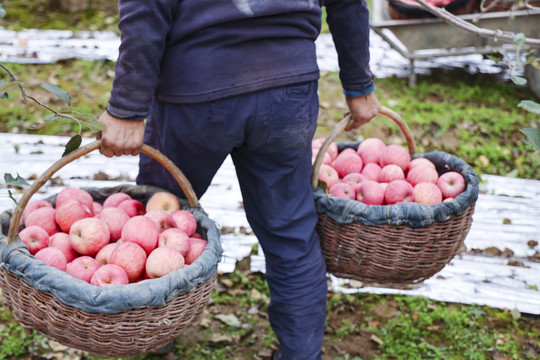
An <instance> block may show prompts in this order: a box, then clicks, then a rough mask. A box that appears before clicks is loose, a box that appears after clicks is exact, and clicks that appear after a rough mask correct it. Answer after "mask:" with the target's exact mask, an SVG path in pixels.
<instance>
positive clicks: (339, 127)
mask: <svg viewBox="0 0 540 360" xmlns="http://www.w3.org/2000/svg"><path fill="white" fill-rule="evenodd" d="M379 114H380V115H384V116H386V117H388V118H389V119H390V120H392V121H394V122H395V123H396V125H397V126H398V127H399V129H400V130H401V133H402V135H403V137H404V138H405V141H406V142H407V147H408V148H409V153H410V154H411V155H414V154H416V144H415V142H414V136H413V134H412V132H411V129H410V128H409V126H408V125H407V123H406V122H405V121H403V119H402V118H401V116H399V114H397V113H396V112H394V111H393V110H390V109H389V108H387V107H384V106H382V107H381V109H380V110H379ZM350 121H351V114H347V115H346V116H345V117H344V118H343V119H341V121H340V122H338V123H337V124H336V126H334V128H333V129H332V131H331V132H330V134H328V136H327V137H326V139H325V140H324V142H323V143H322V145H321V147H320V149H319V152H318V153H317V157H316V158H315V162H314V163H313V171H312V173H311V187H312V188H313V189H314V190H315V189H316V188H317V186H319V169H320V167H321V164H322V162H323V160H324V153H325V152H326V150H328V148H329V147H330V144H331V143H332V142H333V141H334V140H335V139H336V138H337V137H338V135H339V134H340V133H341V132H342V131H344V130H345V128H347V125H349V123H350Z"/></svg>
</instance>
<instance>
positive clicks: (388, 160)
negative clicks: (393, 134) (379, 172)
mask: <svg viewBox="0 0 540 360" xmlns="http://www.w3.org/2000/svg"><path fill="white" fill-rule="evenodd" d="M379 162H380V165H381V167H383V168H384V167H385V166H386V165H388V164H395V165H398V166H399V167H400V168H401V170H403V172H405V171H406V170H407V169H408V168H409V164H410V162H411V155H410V154H409V152H408V151H407V149H405V148H404V147H403V146H401V145H396V144H392V145H388V146H386V147H385V148H384V150H383V152H382V153H381V158H380V160H379Z"/></svg>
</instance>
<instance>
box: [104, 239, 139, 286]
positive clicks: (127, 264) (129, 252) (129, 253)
mask: <svg viewBox="0 0 540 360" xmlns="http://www.w3.org/2000/svg"><path fill="white" fill-rule="evenodd" d="M146 261H147V256H146V252H145V251H144V249H143V248H142V247H141V246H140V245H139V244H137V243H134V242H123V243H120V244H118V245H117V246H116V247H115V248H114V250H113V251H112V253H111V257H110V261H109V263H110V264H115V265H118V266H120V267H121V268H122V269H124V270H125V271H126V273H127V275H128V278H129V281H130V282H132V281H135V280H137V279H138V278H139V277H140V276H141V275H142V274H143V272H144V269H145V263H146Z"/></svg>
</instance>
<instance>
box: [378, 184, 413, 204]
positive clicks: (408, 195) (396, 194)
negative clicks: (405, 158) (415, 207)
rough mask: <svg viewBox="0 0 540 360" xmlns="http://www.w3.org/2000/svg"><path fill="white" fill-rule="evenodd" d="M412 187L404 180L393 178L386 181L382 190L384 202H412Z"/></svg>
mask: <svg viewBox="0 0 540 360" xmlns="http://www.w3.org/2000/svg"><path fill="white" fill-rule="evenodd" d="M413 201H414V194H413V187H412V185H411V184H409V183H408V182H407V181H406V180H394V181H391V182H389V183H388V185H387V186H386V190H385V191H384V202H385V203H386V204H387V205H392V204H397V203H401V202H413Z"/></svg>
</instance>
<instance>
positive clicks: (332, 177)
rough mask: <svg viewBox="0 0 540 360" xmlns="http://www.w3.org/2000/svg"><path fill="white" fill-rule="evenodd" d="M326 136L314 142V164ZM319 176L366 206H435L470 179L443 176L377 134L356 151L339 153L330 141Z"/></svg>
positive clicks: (331, 187)
mask: <svg viewBox="0 0 540 360" xmlns="http://www.w3.org/2000/svg"><path fill="white" fill-rule="evenodd" d="M324 140H325V139H324V138H318V139H314V140H313V141H312V143H311V146H312V151H313V159H312V160H313V162H314V161H315V158H316V156H317V154H318V152H319V149H320V147H321V145H322V143H323V142H324ZM319 180H320V181H322V182H324V183H325V184H326V187H327V189H328V193H329V194H330V195H331V196H334V197H337V198H345V199H351V200H358V201H360V202H362V203H364V204H367V205H392V204H397V203H402V202H417V203H421V204H426V205H435V204H438V203H440V202H443V201H450V200H452V199H454V198H455V197H456V196H458V195H459V194H460V193H461V192H463V190H465V187H466V182H465V179H464V178H463V176H462V175H461V174H460V173H458V172H456V171H448V172H445V173H443V174H442V175H440V176H439V173H438V172H437V169H436V167H435V165H434V164H433V162H431V161H430V160H428V159H426V158H422V157H418V158H415V159H411V156H410V154H409V152H408V151H407V149H406V148H405V147H403V146H401V145H397V144H391V145H386V144H385V143H384V142H383V141H382V140H381V139H379V138H367V139H365V140H364V141H362V142H361V143H360V145H359V146H358V149H356V150H355V149H354V148H345V149H344V150H342V151H341V152H339V151H338V147H337V144H336V143H335V142H333V143H331V144H330V146H329V147H328V150H327V151H326V152H325V154H324V157H323V163H322V164H321V167H320V168H319Z"/></svg>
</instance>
